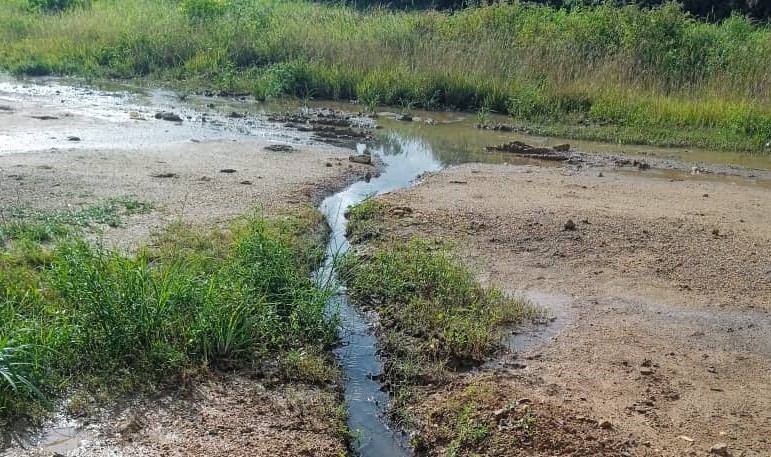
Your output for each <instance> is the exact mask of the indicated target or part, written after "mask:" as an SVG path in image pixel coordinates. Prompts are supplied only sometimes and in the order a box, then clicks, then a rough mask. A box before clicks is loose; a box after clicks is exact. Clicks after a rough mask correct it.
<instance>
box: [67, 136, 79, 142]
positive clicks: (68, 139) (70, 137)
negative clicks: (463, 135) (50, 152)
mask: <svg viewBox="0 0 771 457" xmlns="http://www.w3.org/2000/svg"><path fill="white" fill-rule="evenodd" d="M67 141H80V137H77V136H68V137H67Z"/></svg>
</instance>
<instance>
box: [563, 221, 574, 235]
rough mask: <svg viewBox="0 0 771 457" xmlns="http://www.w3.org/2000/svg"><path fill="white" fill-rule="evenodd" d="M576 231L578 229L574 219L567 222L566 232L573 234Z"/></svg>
mask: <svg viewBox="0 0 771 457" xmlns="http://www.w3.org/2000/svg"><path fill="white" fill-rule="evenodd" d="M575 229H576V223H575V222H573V219H568V220H567V222H565V230H566V231H570V232H572V231H574V230H575Z"/></svg>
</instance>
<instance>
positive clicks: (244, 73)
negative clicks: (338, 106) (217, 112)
mask: <svg viewBox="0 0 771 457" xmlns="http://www.w3.org/2000/svg"><path fill="white" fill-rule="evenodd" d="M31 1H33V2H36V3H45V4H46V5H48V4H50V5H52V8H53V9H62V11H61V12H60V13H58V14H45V13H41V12H40V9H34V8H33V9H31V8H29V5H30V4H29V2H28V0H6V1H4V2H2V4H0V42H3V43H4V44H5V45H4V46H3V49H2V50H0V68H4V69H6V70H8V71H10V72H11V73H14V74H16V75H47V74H76V75H81V76H85V77H88V78H93V77H126V78H132V77H146V76H150V77H153V78H157V79H160V80H163V81H167V82H169V83H170V84H174V85H177V86H182V87H181V88H182V89H185V90H201V89H204V88H208V89H214V90H220V91H223V92H226V93H234V92H242V93H243V92H251V93H253V94H254V95H255V96H256V97H257V98H260V99H262V98H267V97H279V96H296V97H300V98H302V99H303V100H308V99H310V98H332V99H344V100H351V99H355V100H358V101H359V102H361V103H362V104H363V105H364V106H365V107H366V108H367V109H368V110H372V109H374V107H375V106H376V105H378V104H385V105H393V106H402V107H404V109H405V110H409V109H411V108H419V107H421V108H428V109H436V108H453V109H460V110H471V111H476V110H483V111H482V112H483V113H493V112H494V113H502V114H507V115H510V116H511V117H512V122H513V123H514V124H515V125H527V126H535V127H540V128H542V129H544V128H548V127H549V126H551V127H555V126H556V127H562V128H561V129H557V128H553V131H554V132H561V133H564V134H568V135H571V136H576V137H584V138H601V139H606V140H614V141H621V142H624V143H631V142H635V143H636V142H644V143H648V144H678V145H699V146H706V147H716V148H724V149H731V150H744V151H753V152H762V151H764V150H765V146H764V145H765V144H766V143H767V142H768V141H769V140H771V89H770V87H771V85H769V84H768V68H769V67H771V60H770V59H771V57H769V56H771V44H769V43H771V39H769V37H770V36H771V29H769V26H768V25H767V24H765V25H764V24H758V23H756V22H754V21H753V20H752V19H750V18H748V17H746V16H742V15H739V14H734V15H732V16H730V17H728V18H726V19H724V20H721V21H720V22H712V23H711V22H706V21H704V20H700V19H697V18H694V17H693V16H691V15H690V14H689V13H687V12H685V11H684V10H683V9H682V7H681V6H680V5H679V4H677V3H671V2H666V3H664V4H662V5H660V6H657V7H654V8H642V7H637V6H625V7H614V6H612V3H611V2H608V3H602V4H600V5H597V6H592V7H588V6H580V5H578V4H577V3H575V2H571V4H573V3H575V6H574V7H571V8H554V7H550V6H546V5H538V4H533V3H528V2H496V3H495V4H494V5H490V6H479V7H472V8H466V9H461V10H456V11H454V12H452V13H449V12H438V11H430V10H429V11H399V10H388V9H382V8H359V9H357V8H355V7H349V6H345V5H341V4H329V3H326V2H309V1H304V0H292V1H285V2H276V1H272V0H182V1H172V0H122V1H117V0H91V1H88V2H86V1H76V0H55V1H54V0H31ZM60 3H62V4H64V3H66V4H67V5H65V6H66V7H61V8H60V6H58V5H59V4H60ZM72 5H76V6H77V5H81V6H83V7H74V8H73V7H71V6H72ZM43 9H48V8H47V7H46V8H43ZM482 117H484V116H482ZM682 132H686V134H682Z"/></svg>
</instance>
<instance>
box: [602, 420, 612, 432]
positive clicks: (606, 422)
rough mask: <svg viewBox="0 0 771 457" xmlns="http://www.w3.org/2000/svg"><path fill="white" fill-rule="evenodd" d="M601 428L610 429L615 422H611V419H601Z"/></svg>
mask: <svg viewBox="0 0 771 457" xmlns="http://www.w3.org/2000/svg"><path fill="white" fill-rule="evenodd" d="M599 425H600V428H601V429H603V430H608V429H611V428H613V424H611V423H610V421H609V420H604V421H600V424H599Z"/></svg>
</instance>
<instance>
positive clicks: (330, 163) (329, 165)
mask: <svg viewBox="0 0 771 457" xmlns="http://www.w3.org/2000/svg"><path fill="white" fill-rule="evenodd" d="M324 166H325V167H327V168H331V167H332V162H327V163H325V164H324Z"/></svg>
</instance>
